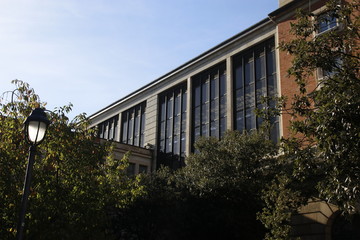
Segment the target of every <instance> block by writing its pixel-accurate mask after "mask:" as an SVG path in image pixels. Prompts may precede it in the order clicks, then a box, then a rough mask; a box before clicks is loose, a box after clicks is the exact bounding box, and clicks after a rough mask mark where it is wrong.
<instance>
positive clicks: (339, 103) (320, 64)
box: [261, 0, 360, 239]
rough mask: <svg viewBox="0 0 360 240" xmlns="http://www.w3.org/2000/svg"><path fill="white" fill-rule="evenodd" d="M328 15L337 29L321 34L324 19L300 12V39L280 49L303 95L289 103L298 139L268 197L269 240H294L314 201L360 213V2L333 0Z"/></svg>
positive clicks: (286, 147)
mask: <svg viewBox="0 0 360 240" xmlns="http://www.w3.org/2000/svg"><path fill="white" fill-rule="evenodd" d="M325 15H327V19H334V18H335V19H337V23H338V27H336V28H335V29H332V30H329V31H326V32H323V33H321V34H318V35H316V36H314V33H316V32H317V31H318V30H319V24H318V23H319V21H322V20H321V19H319V18H323V16H324V14H322V15H320V16H314V15H313V14H312V13H309V12H307V11H306V10H299V11H298V15H297V20H296V21H295V22H293V23H292V26H291V33H292V34H293V35H294V39H293V40H290V41H288V42H283V43H281V44H280V49H281V50H282V51H285V52H287V53H289V54H290V55H291V56H292V57H293V60H292V67H291V68H290V69H289V70H288V73H289V76H290V77H291V78H292V79H294V80H295V81H296V83H297V84H298V87H299V91H298V94H296V95H295V96H294V97H293V98H292V99H289V100H290V102H291V104H290V106H289V104H287V105H285V102H287V103H289V101H284V102H283V109H282V110H286V111H287V113H290V114H291V115H292V119H293V120H292V122H291V129H292V130H293V133H294V137H290V138H289V139H285V140H284V141H283V152H284V156H283V157H281V158H278V162H279V163H281V165H282V166H283V167H282V169H281V171H280V172H279V174H278V177H277V178H276V179H275V180H274V181H273V182H272V185H270V187H269V189H268V191H267V192H266V194H265V197H264V198H265V200H266V201H267V207H266V208H265V209H264V212H263V214H262V215H261V219H262V221H263V222H264V224H265V225H266V226H267V227H268V228H270V229H271V233H272V234H271V236H270V235H269V236H268V237H269V239H287V238H290V237H289V236H290V232H291V230H290V229H291V228H290V226H289V223H290V218H291V213H293V212H295V211H296V210H297V209H298V207H299V206H300V205H302V204H304V203H306V201H307V200H308V199H309V198H310V197H313V198H317V199H321V200H324V201H329V202H332V203H334V204H336V205H337V206H339V207H340V208H341V210H342V211H343V213H347V214H353V213H355V212H358V213H359V211H360V205H359V203H360V202H359V199H360V151H359V149H360V79H359V66H360V51H359V50H360V49H359V46H358V43H359V42H360V34H359V24H360V14H359V2H358V1H357V0H356V1H344V2H342V3H341V4H340V1H337V0H330V1H328V2H327V12H326V13H325ZM320 72H322V73H323V74H321V75H320V74H319V73H320ZM320 76H321V77H320ZM312 79H317V80H316V81H317V83H318V84H317V86H316V87H315V88H311V87H310V86H311V85H310V84H309V83H310V82H311V81H313V80H312ZM283 99H284V97H283V98H282V99H281V100H283Z"/></svg>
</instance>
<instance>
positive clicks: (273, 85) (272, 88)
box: [268, 76, 277, 96]
mask: <svg viewBox="0 0 360 240" xmlns="http://www.w3.org/2000/svg"><path fill="white" fill-rule="evenodd" d="M268 91H269V96H275V95H276V94H277V82H276V78H275V76H269V77H268Z"/></svg>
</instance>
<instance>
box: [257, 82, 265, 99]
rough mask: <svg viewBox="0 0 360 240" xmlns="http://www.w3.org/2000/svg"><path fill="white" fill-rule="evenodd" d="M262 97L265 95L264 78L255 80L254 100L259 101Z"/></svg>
mask: <svg viewBox="0 0 360 240" xmlns="http://www.w3.org/2000/svg"><path fill="white" fill-rule="evenodd" d="M262 97H266V80H265V79H261V80H260V81H257V82H256V101H257V103H260V102H261V99H262Z"/></svg>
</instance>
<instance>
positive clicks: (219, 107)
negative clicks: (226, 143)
mask: <svg viewBox="0 0 360 240" xmlns="http://www.w3.org/2000/svg"><path fill="white" fill-rule="evenodd" d="M217 81H218V84H217V86H218V89H215V90H216V91H217V93H218V94H217V95H218V99H217V100H216V101H217V104H218V115H217V116H216V117H217V119H218V121H219V123H218V136H219V137H220V136H221V128H220V126H221V117H220V114H221V101H220V99H221V96H220V88H221V86H220V84H221V82H220V69H218V79H217ZM215 86H216V85H215Z"/></svg>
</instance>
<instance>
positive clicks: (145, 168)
mask: <svg viewBox="0 0 360 240" xmlns="http://www.w3.org/2000/svg"><path fill="white" fill-rule="evenodd" d="M147 172H148V166H146V165H141V164H140V165H139V173H147Z"/></svg>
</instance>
